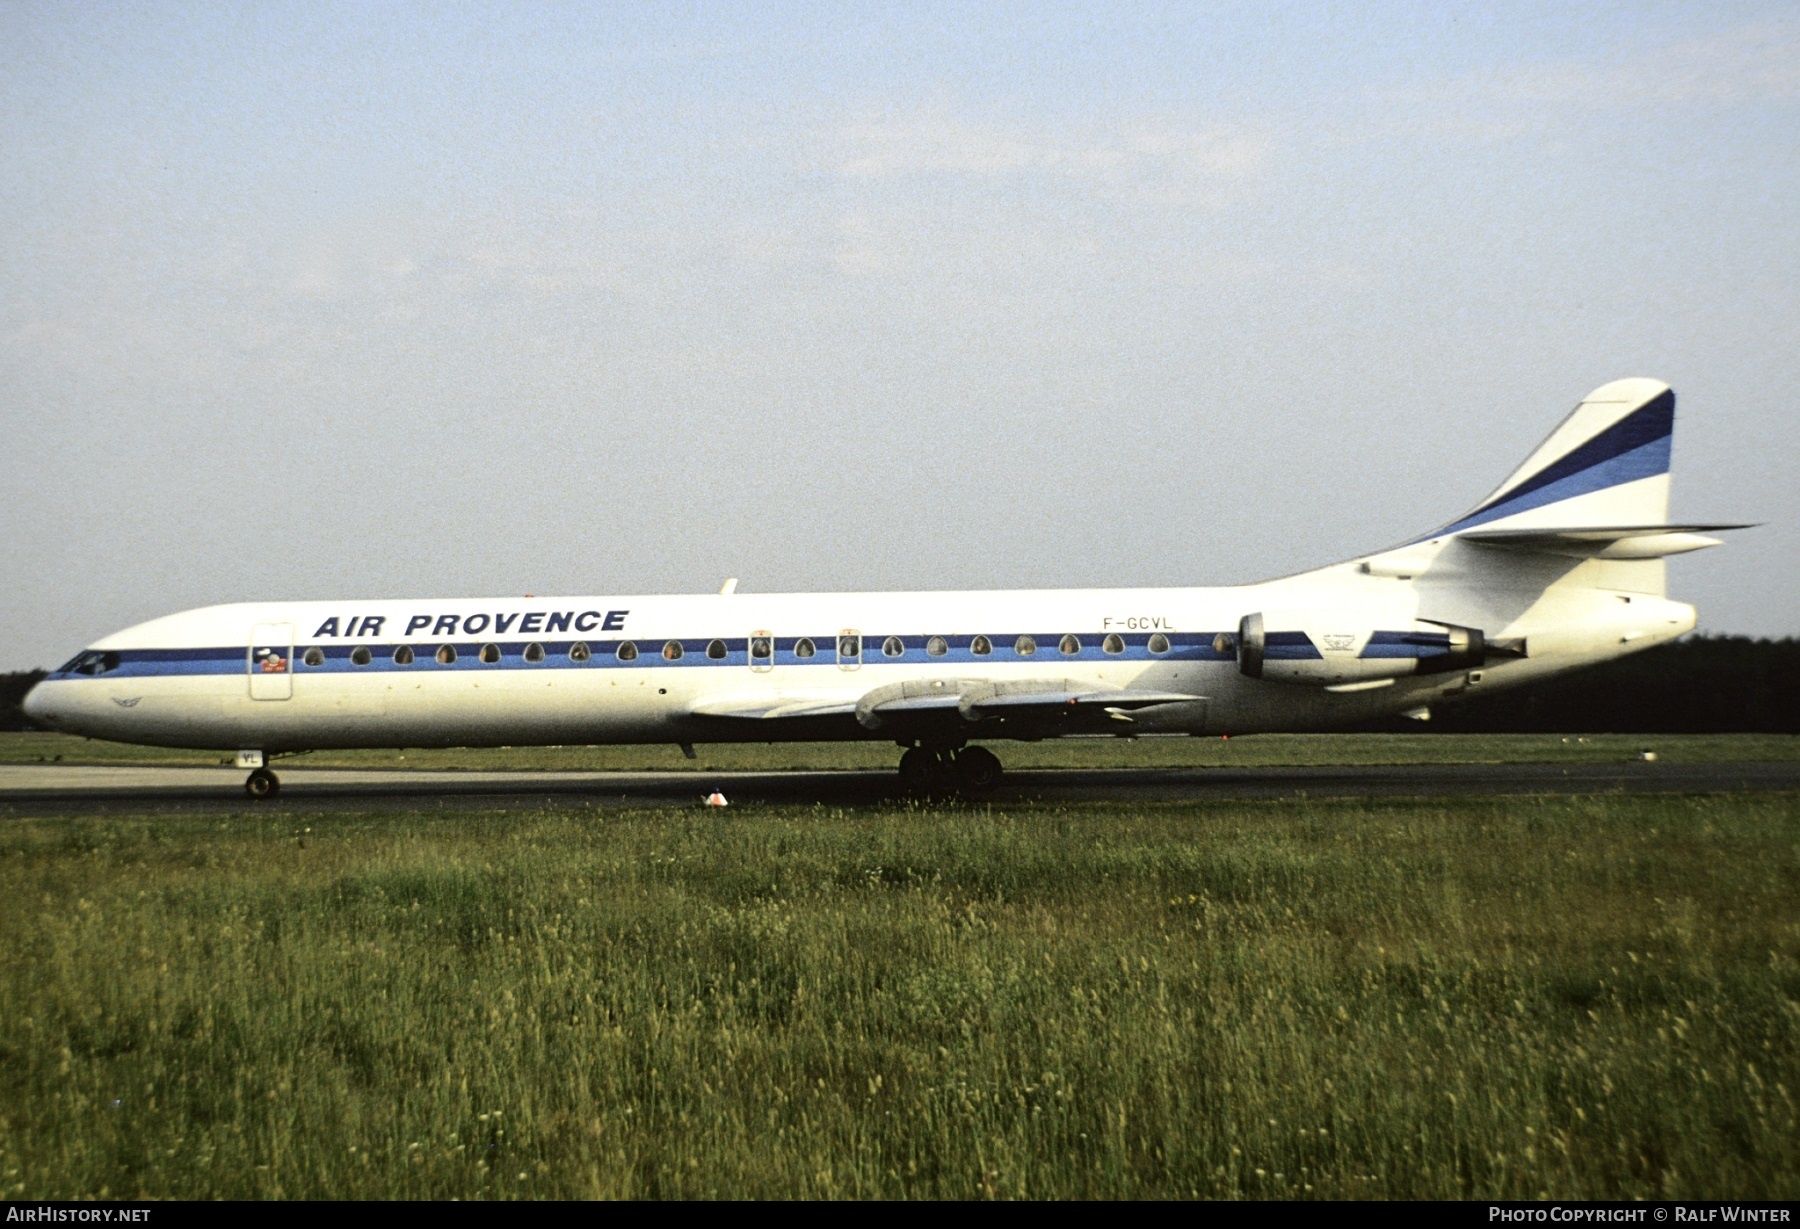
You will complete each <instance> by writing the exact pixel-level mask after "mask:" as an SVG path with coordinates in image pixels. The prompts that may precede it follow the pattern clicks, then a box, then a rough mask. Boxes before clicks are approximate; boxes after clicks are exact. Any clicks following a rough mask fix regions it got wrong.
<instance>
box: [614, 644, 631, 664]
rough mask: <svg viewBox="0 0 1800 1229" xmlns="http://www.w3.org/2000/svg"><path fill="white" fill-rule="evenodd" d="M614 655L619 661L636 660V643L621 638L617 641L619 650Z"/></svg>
mask: <svg viewBox="0 0 1800 1229" xmlns="http://www.w3.org/2000/svg"><path fill="white" fill-rule="evenodd" d="M614 656H616V657H617V658H618V659H619V660H620V661H636V660H637V645H635V644H633V643H631V641H629V640H621V641H620V642H619V651H618V652H617V653H615V654H614Z"/></svg>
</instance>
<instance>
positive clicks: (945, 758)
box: [900, 747, 1002, 798]
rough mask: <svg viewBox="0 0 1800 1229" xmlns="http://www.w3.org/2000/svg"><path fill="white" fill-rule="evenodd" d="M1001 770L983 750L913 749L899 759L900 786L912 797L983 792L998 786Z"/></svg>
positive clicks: (966, 748)
mask: <svg viewBox="0 0 1800 1229" xmlns="http://www.w3.org/2000/svg"><path fill="white" fill-rule="evenodd" d="M1001 771H1002V769H1001V767H1000V758H999V757H998V756H996V755H995V754H994V753H993V752H992V751H989V750H988V749H987V748H986V747H963V748H962V749H960V750H950V749H947V748H938V747H912V748H909V749H908V750H907V752H906V753H905V754H904V755H902V756H901V757H900V784H901V786H902V787H903V788H904V789H905V790H906V792H907V793H909V794H911V795H912V796H913V797H915V798H949V797H953V796H955V795H957V794H962V795H965V796H966V795H972V794H982V793H986V792H987V791H988V790H991V789H993V788H994V787H995V786H996V785H998V784H1000V774H1001Z"/></svg>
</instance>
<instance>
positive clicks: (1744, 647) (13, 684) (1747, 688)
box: [0, 636, 1800, 734]
mask: <svg viewBox="0 0 1800 1229" xmlns="http://www.w3.org/2000/svg"><path fill="white" fill-rule="evenodd" d="M43 677H44V671H42V670H25V671H19V672H17V673H13V674H0V730H28V729H31V728H32V726H31V722H30V721H28V720H27V719H26V717H25V712H24V710H23V709H22V708H21V707H20V704H21V702H22V701H23V700H24V698H25V693H26V692H27V691H29V690H30V689H31V687H32V685H33V684H35V683H36V682H37V681H38V680H39V679H41V678H43ZM1381 728H1383V729H1396V730H1409V731H1413V732H1417V733H1432V732H1437V733H1445V734H1469V733H1489V734H1532V733H1546V734H1709V733H1765V734H1800V640H1796V639H1794V638H1792V637H1789V638H1786V639H1782V640H1752V639H1750V638H1749V637H1747V636H1691V637H1689V638H1687V639H1685V640H1680V641H1677V642H1675V643H1674V644H1665V645H1661V646H1658V647H1657V648H1654V649H1650V650H1648V651H1647V652H1643V653H1637V654H1633V655H1632V656H1630V657H1624V658H1620V659H1619V660H1617V661H1610V662H1607V663H1606V664H1604V665H1600V666H1594V667H1592V668H1591V669H1587V670H1580V671H1577V672H1575V673H1574V674H1568V675H1564V676H1563V677H1561V678H1555V679H1549V680H1547V681H1545V682H1542V683H1536V684H1532V685H1531V686H1527V687H1519V688H1514V689H1510V690H1507V691H1502V692H1499V693H1497V694H1494V695H1490V696H1484V697H1480V698H1479V699H1471V700H1469V701H1467V702H1463V703H1446V704H1440V705H1438V706H1436V707H1435V708H1434V709H1433V711H1432V720H1430V721H1429V722H1416V721H1407V720H1404V719H1396V721H1395V722H1393V723H1384V724H1383V725H1382V727H1381Z"/></svg>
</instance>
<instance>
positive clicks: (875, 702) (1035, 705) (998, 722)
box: [688, 679, 1206, 737]
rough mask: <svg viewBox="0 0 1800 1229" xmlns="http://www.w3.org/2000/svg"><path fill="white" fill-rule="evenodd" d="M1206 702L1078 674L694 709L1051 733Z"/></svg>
mask: <svg viewBox="0 0 1800 1229" xmlns="http://www.w3.org/2000/svg"><path fill="white" fill-rule="evenodd" d="M1205 700H1206V697H1204V696H1196V695H1190V694H1188V693H1186V692H1173V691H1147V690H1139V689H1132V688H1122V689H1116V690H1095V689H1094V688H1093V687H1091V686H1088V685H1084V684H1082V683H1079V682H1077V681H1075V680H1072V679H1043V680H1034V681H1027V682H1012V683H996V682H993V681H991V680H987V679H921V680H918V681H914V682H904V683H892V684H889V685H887V686H885V687H877V688H875V689H874V690H872V691H866V692H860V693H858V692H846V691H842V690H830V691H755V692H739V693H735V694H731V695H723V696H708V697H705V698H703V699H701V700H699V701H696V702H695V703H694V704H693V705H692V706H691V707H690V708H689V709H688V715H689V716H691V717H695V718H705V719H713V720H718V721H727V722H731V723H733V724H748V723H757V724H762V723H769V724H771V725H775V724H785V723H789V722H793V723H799V722H811V721H817V720H819V719H821V718H844V717H853V718H854V719H855V721H856V723H857V724H858V725H859V726H861V727H862V728H863V729H864V730H868V731H871V732H873V731H877V730H879V731H882V732H883V733H884V734H893V735H896V736H900V735H904V736H911V737H921V736H926V735H931V734H946V735H968V734H973V733H976V732H978V731H979V732H983V733H991V734H996V735H999V734H1013V733H1018V732H1024V733H1025V734H1027V736H1030V737H1046V736H1053V735H1055V734H1057V733H1067V732H1073V731H1076V730H1079V729H1080V728H1082V727H1083V726H1084V725H1090V726H1091V725H1097V724H1099V723H1102V722H1105V721H1108V720H1112V721H1131V720H1132V719H1133V718H1132V716H1131V714H1132V713H1135V712H1139V711H1141V710H1143V709H1148V708H1157V707H1160V706H1162V705H1169V704H1193V703H1204V702H1205Z"/></svg>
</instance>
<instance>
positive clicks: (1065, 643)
mask: <svg viewBox="0 0 1800 1229" xmlns="http://www.w3.org/2000/svg"><path fill="white" fill-rule="evenodd" d="M1056 647H1057V648H1058V649H1059V650H1060V651H1061V652H1062V655H1063V656H1064V657H1073V656H1075V655H1076V654H1077V653H1079V652H1081V641H1079V640H1077V639H1076V638H1075V637H1074V636H1073V635H1068V636H1064V637H1063V638H1062V641H1061V642H1060V643H1059V644H1058V645H1057V646H1056Z"/></svg>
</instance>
